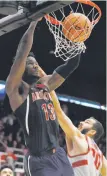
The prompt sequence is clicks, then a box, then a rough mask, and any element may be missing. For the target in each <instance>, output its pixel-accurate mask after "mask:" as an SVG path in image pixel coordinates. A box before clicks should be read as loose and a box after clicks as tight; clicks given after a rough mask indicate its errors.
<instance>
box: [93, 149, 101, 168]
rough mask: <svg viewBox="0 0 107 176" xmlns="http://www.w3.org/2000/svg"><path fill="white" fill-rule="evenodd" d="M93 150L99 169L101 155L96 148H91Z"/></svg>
mask: <svg viewBox="0 0 107 176" xmlns="http://www.w3.org/2000/svg"><path fill="white" fill-rule="evenodd" d="M91 151H92V154H93V157H94V158H95V160H94V164H95V167H96V169H97V170H98V169H99V166H100V162H101V155H100V154H99V153H98V152H97V151H96V149H94V148H91Z"/></svg>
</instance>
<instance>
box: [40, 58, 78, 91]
mask: <svg viewBox="0 0 107 176" xmlns="http://www.w3.org/2000/svg"><path fill="white" fill-rule="evenodd" d="M79 62H80V55H77V56H76V57H74V58H72V59H70V60H68V61H67V62H66V63H64V64H63V65H61V66H59V67H57V68H56V69H55V70H54V72H53V74H52V75H51V76H45V77H44V78H41V79H40V82H42V83H43V84H45V85H46V86H47V87H48V88H49V90H50V91H52V90H55V89H56V88H58V87H59V86H60V85H61V84H62V83H63V82H64V81H65V79H66V78H67V77H68V76H69V75H70V74H71V73H72V72H73V71H74V70H75V69H76V68H77V67H78V65H79Z"/></svg>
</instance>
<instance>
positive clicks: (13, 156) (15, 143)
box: [0, 104, 106, 176]
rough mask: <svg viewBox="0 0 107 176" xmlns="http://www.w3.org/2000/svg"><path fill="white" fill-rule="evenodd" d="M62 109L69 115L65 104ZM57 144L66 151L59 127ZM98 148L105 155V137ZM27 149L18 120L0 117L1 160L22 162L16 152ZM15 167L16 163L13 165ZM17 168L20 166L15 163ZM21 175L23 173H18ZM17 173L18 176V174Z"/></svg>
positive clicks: (22, 151) (10, 116)
mask: <svg viewBox="0 0 107 176" xmlns="http://www.w3.org/2000/svg"><path fill="white" fill-rule="evenodd" d="M62 109H63V111H64V112H65V114H66V115H68V116H69V111H68V110H69V109H68V106H67V105H66V104H63V105H62ZM72 121H73V123H74V124H75V125H76V126H77V124H78V120H74V118H73V119H72ZM59 144H60V146H61V147H63V148H64V149H65V151H66V143H65V138H64V132H63V131H62V129H61V128H60V133H59ZM98 146H99V148H100V149H101V151H102V152H103V154H104V155H105V156H106V137H103V138H102V139H101V141H100V143H99V144H98ZM12 148H17V149H21V152H20V151H18V152H14V150H13V149H12ZM26 151H27V149H26V146H25V143H24V136H23V131H22V129H21V128H20V125H19V122H18V121H17V119H16V117H15V116H14V115H13V114H10V115H8V116H5V117H3V118H0V152H6V153H7V155H4V154H3V155H2V157H1V160H5V162H6V163H9V164H10V165H12V166H13V165H14V163H15V161H17V162H23V159H19V158H17V154H21V155H22V154H24V153H25V152H26ZM14 168H16V165H14ZM17 168H21V167H20V166H18V165H17ZM19 175H20V176H23V174H19ZM19 175H18V176H19Z"/></svg>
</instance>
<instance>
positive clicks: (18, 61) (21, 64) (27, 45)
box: [6, 22, 37, 96]
mask: <svg viewBox="0 0 107 176" xmlns="http://www.w3.org/2000/svg"><path fill="white" fill-rule="evenodd" d="M36 24H37V22H32V23H31V24H30V26H29V28H28V29H27V31H26V32H25V34H24V35H23V37H22V39H21V41H20V43H19V46H18V49H17V52H16V56H15V61H14V63H13V65H12V67H11V70H10V73H9V76H8V78H7V80H6V92H7V94H8V96H10V94H11V93H12V92H13V90H14V89H15V88H17V87H19V85H20V83H21V80H22V76H23V73H24V71H25V66H26V59H27V56H28V54H29V52H30V50H31V47H32V44H33V35H34V30H35V27H36Z"/></svg>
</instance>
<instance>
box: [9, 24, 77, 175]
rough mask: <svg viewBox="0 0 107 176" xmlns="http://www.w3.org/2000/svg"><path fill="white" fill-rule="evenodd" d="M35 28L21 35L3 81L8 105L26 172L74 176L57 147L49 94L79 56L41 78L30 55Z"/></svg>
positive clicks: (55, 120) (56, 133)
mask: <svg viewBox="0 0 107 176" xmlns="http://www.w3.org/2000/svg"><path fill="white" fill-rule="evenodd" d="M36 25H37V22H32V23H31V24H30V26H29V28H28V30H27V31H26V32H25V34H24V35H23V37H22V39H21V41H20V43H19V46H18V49H17V52H16V56H15V61H14V63H13V66H12V68H11V70H10V74H9V76H8V78H7V81H6V92H7V95H8V97H9V101H10V105H11V108H12V110H13V112H14V114H15V115H16V117H17V118H18V119H19V122H20V124H21V127H22V129H23V132H24V136H25V142H26V146H27V148H28V150H29V152H28V154H27V155H26V157H25V158H26V159H25V170H26V174H27V175H32V176H65V175H66V176H73V175H74V173H73V169H72V167H71V166H70V163H69V160H68V158H67V156H66V154H65V152H64V150H63V149H62V148H60V147H59V144H58V133H59V131H58V123H57V119H56V115H55V112H54V107H53V103H52V99H51V96H50V94H49V92H50V91H52V90H54V89H56V88H57V87H59V86H60V85H61V84H62V83H63V82H64V81H65V79H66V78H67V77H68V76H69V74H70V73H72V72H73V71H74V70H75V69H76V68H77V67H78V65H79V61H80V56H79V55H78V56H77V57H75V58H73V59H71V60H69V61H67V62H66V63H65V64H63V65H61V66H59V67H58V68H56V70H55V71H54V72H53V74H52V75H49V76H45V77H42V78H40V77H41V73H40V71H39V65H38V63H37V61H36V60H35V58H34V56H32V55H29V52H30V50H31V47H32V43H33V35H34V30H35V27H36ZM28 55H29V56H28Z"/></svg>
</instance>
